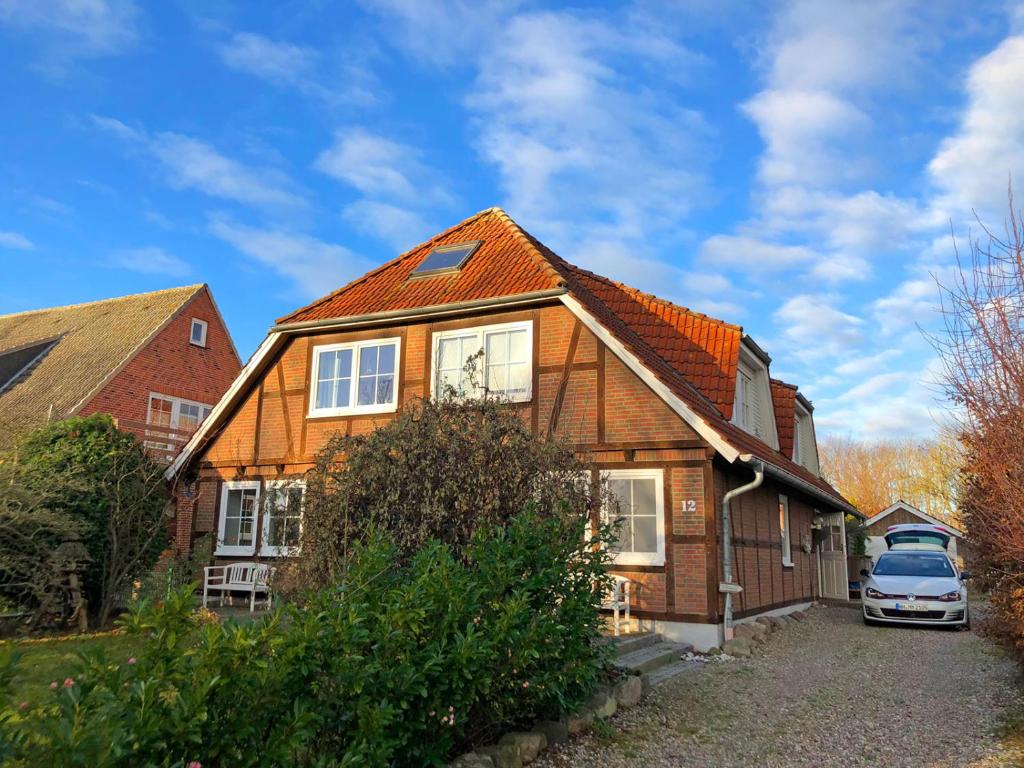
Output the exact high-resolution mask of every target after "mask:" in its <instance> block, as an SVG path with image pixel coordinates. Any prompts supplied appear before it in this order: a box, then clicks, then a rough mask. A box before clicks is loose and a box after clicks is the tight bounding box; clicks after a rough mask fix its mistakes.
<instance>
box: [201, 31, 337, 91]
mask: <svg viewBox="0 0 1024 768" xmlns="http://www.w3.org/2000/svg"><path fill="white" fill-rule="evenodd" d="M218 51H219V53H220V56H221V59H223V61H224V63H225V64H227V65H228V66H229V67H231V68H232V69H236V70H238V71H240V72H247V73H249V74H251V75H256V76H257V77H262V78H265V79H267V80H271V81H275V82H280V83H294V82H297V81H300V80H302V79H303V78H305V77H307V76H308V75H309V74H310V73H311V72H312V70H313V68H314V67H315V66H316V62H317V59H318V57H319V55H318V54H317V52H316V50H314V49H313V48H308V47H306V46H300V45H292V44H291V43H283V42H278V41H275V40H271V39H270V38H269V37H264V36H263V35H258V34H254V33H252V32H236V33H235V34H234V35H232V36H231V39H230V40H228V41H226V42H225V43H223V44H221V45H220V46H219V48H218Z"/></svg>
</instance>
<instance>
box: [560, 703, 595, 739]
mask: <svg viewBox="0 0 1024 768" xmlns="http://www.w3.org/2000/svg"><path fill="white" fill-rule="evenodd" d="M593 724H594V712H593V710H590V709H586V708H584V709H582V710H581V711H579V712H577V713H576V714H575V715H569V717H568V718H567V720H566V725H567V726H568V728H569V735H570V736H575V735H576V734H577V733H582V732H583V731H586V730H588V729H589V728H590V726H592V725H593Z"/></svg>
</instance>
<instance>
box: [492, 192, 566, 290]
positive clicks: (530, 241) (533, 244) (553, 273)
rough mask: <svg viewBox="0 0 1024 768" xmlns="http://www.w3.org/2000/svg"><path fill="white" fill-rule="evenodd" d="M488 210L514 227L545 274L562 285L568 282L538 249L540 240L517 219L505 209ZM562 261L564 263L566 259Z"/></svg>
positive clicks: (514, 230)
mask: <svg viewBox="0 0 1024 768" xmlns="http://www.w3.org/2000/svg"><path fill="white" fill-rule="evenodd" d="M488 210H489V211H493V212H494V213H495V214H497V216H498V218H499V219H502V220H503V221H504V222H505V223H506V224H508V225H509V226H511V227H512V230H513V234H514V235H515V237H516V239H517V240H519V241H521V242H522V244H523V245H524V246H525V247H526V249H527V250H528V251H529V253H530V254H531V255H532V256H533V257H534V258H535V259H537V260H538V261H539V262H540V264H541V267H542V268H543V269H544V271H545V272H547V273H548V276H549V277H553V278H554V279H556V280H558V281H559V282H561V283H565V282H566V280H565V275H563V274H561V273H560V272H559V271H558V270H557V269H555V267H554V265H553V264H552V263H551V259H550V258H548V256H546V255H545V254H544V253H543V252H542V251H541V249H540V248H539V247H538V243H539V242H540V241H539V240H536V239H535V238H534V237H533V235H531V234H529V233H528V232H527V231H526V230H525V229H523V227H522V226H521V225H520V224H519V222H517V221H516V220H515V219H513V218H512V217H511V216H509V215H508V213H507V212H506V211H505V209H504V208H501V207H499V206H494V207H493V208H490V209H488ZM544 248H545V250H547V251H549V252H550V253H551V255H552V256H554V257H555V258H558V259H562V257H561V256H558V255H557V254H556V253H555V252H554V251H552V250H551V249H550V248H548V247H547V246H544ZM562 260H563V261H564V259H562Z"/></svg>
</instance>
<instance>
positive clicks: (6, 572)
mask: <svg viewBox="0 0 1024 768" xmlns="http://www.w3.org/2000/svg"><path fill="white" fill-rule="evenodd" d="M64 487H65V480H64V478H63V477H62V476H61V475H54V474H52V473H46V474H41V473H39V472H38V471H33V470H32V469H31V468H29V467H25V466H22V465H20V464H17V463H15V462H14V461H11V460H9V459H6V458H4V457H0V612H2V611H3V610H10V611H12V612H14V611H20V610H24V611H27V612H29V613H30V614H31V615H32V616H33V620H34V623H39V622H41V621H42V620H43V619H44V617H52V616H54V615H57V614H59V613H60V612H61V608H62V607H63V606H64V603H65V600H64V594H63V586H64V585H63V581H64V574H63V573H62V572H61V562H60V561H59V560H58V559H57V558H55V557H54V554H55V552H56V551H57V550H58V547H60V545H61V544H62V543H64V542H67V541H69V540H72V539H75V538H77V537H78V536H80V535H81V532H82V525H81V524H80V523H78V522H77V521H75V520H73V519H72V518H71V517H70V516H68V515H67V514H65V513H63V512H61V511H59V510H57V509H54V508H53V506H52V505H53V504H54V501H55V500H56V499H58V498H59V497H60V490H61V489H63V488H64ZM5 606H6V608H5Z"/></svg>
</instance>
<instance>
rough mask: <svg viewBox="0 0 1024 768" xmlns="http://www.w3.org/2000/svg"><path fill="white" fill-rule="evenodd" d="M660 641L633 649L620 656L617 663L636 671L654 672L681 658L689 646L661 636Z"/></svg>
mask: <svg viewBox="0 0 1024 768" xmlns="http://www.w3.org/2000/svg"><path fill="white" fill-rule="evenodd" d="M658 639H659V641H660V642H657V643H654V644H653V645H648V646H645V647H643V648H639V649H637V650H634V651H631V652H629V653H626V654H624V655H622V656H620V657H619V658H618V659H617V660H616V662H615V663H616V665H617V666H620V667H623V668H625V669H631V670H633V671H635V672H652V671H654V670H655V669H658V668H659V667H664V666H667V665H669V664H672V663H673V662H675V661H678V660H679V657H680V655H681V654H683V653H686V651H687V650H688V648H689V646H686V645H683V644H680V643H668V642H665V641H664V640H661V638H658Z"/></svg>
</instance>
